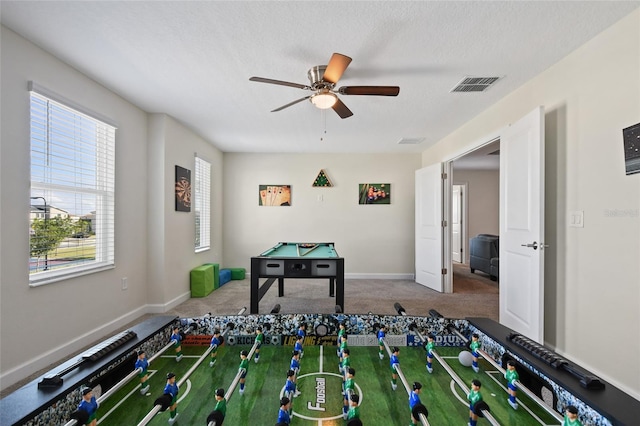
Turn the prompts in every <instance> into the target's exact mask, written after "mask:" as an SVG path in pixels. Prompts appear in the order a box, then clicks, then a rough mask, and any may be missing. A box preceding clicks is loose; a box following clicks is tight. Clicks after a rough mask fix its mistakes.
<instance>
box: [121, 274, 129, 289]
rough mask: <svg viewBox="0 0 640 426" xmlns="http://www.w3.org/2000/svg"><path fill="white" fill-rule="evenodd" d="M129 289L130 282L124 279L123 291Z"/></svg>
mask: <svg viewBox="0 0 640 426" xmlns="http://www.w3.org/2000/svg"><path fill="white" fill-rule="evenodd" d="M128 288H129V282H128V279H127V277H124V278H122V289H123V290H126V289H128Z"/></svg>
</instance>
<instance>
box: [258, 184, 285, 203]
mask: <svg viewBox="0 0 640 426" xmlns="http://www.w3.org/2000/svg"><path fill="white" fill-rule="evenodd" d="M258 205H259V206H290V205H291V185H258Z"/></svg>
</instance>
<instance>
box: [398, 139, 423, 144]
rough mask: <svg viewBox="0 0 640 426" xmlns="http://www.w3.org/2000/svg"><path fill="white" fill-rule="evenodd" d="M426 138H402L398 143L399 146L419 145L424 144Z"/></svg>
mask: <svg viewBox="0 0 640 426" xmlns="http://www.w3.org/2000/svg"><path fill="white" fill-rule="evenodd" d="M423 140H424V138H402V139H400V140H399V141H398V144H399V145H418V144H419V143H422V141H423Z"/></svg>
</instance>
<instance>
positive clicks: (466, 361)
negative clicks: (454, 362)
mask: <svg viewBox="0 0 640 426" xmlns="http://www.w3.org/2000/svg"><path fill="white" fill-rule="evenodd" d="M458 361H460V364H462V365H464V366H465V367H471V364H473V355H471V352H469V351H462V352H460V353H459V354H458Z"/></svg>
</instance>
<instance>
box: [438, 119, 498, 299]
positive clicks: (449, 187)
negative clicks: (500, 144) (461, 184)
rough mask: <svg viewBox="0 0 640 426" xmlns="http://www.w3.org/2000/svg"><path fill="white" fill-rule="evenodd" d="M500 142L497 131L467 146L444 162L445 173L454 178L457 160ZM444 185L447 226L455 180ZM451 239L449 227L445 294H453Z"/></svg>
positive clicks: (444, 210) (447, 181)
mask: <svg viewBox="0 0 640 426" xmlns="http://www.w3.org/2000/svg"><path fill="white" fill-rule="evenodd" d="M499 140H500V131H497V132H495V133H492V134H490V135H488V136H486V137H484V138H481V139H478V140H477V141H475V142H473V143H471V144H469V145H467V146H466V147H465V148H463V149H461V150H459V151H457V152H456V153H454V154H453V155H451V156H449V157H447V158H446V159H445V161H444V162H443V164H444V167H443V168H444V170H445V173H446V174H447V177H448V178H450V177H452V176H453V162H454V161H455V160H457V159H459V158H461V157H464V156H465V155H467V154H469V153H471V152H473V151H475V150H477V149H478V148H482V147H483V146H485V145H489V144H491V143H494V142H496V141H499ZM453 178H454V179H455V176H453ZM443 185H444V188H443V190H442V194H443V205H442V209H443V213H442V217H443V218H444V219H445V220H446V221H447V224H449V223H451V220H452V217H453V213H452V211H451V194H452V192H453V179H445V181H444V183H443ZM465 192H468V191H465ZM465 196H466V195H465ZM466 201H468V200H466ZM466 204H467V203H466V202H465V206H466ZM465 209H466V207H465ZM465 215H466V213H465ZM465 222H466V223H469V218H468V217H466V216H465ZM466 223H465V224H464V226H465V227H466ZM465 231H466V228H465ZM465 234H466V232H465ZM451 238H452V235H451V227H450V226H447V227H446V228H445V233H444V236H443V239H442V245H443V250H444V255H443V259H442V260H443V265H444V268H446V270H447V274H445V275H444V283H443V287H444V292H445V293H453V256H452V254H451ZM465 238H466V237H465ZM465 244H466V241H465ZM467 253H468V252H467ZM467 253H465V254H464V256H467Z"/></svg>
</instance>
